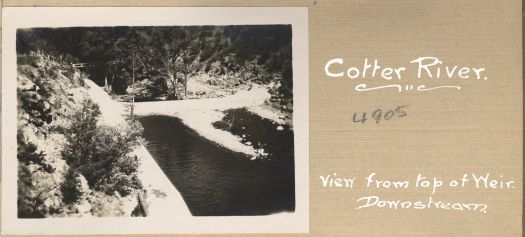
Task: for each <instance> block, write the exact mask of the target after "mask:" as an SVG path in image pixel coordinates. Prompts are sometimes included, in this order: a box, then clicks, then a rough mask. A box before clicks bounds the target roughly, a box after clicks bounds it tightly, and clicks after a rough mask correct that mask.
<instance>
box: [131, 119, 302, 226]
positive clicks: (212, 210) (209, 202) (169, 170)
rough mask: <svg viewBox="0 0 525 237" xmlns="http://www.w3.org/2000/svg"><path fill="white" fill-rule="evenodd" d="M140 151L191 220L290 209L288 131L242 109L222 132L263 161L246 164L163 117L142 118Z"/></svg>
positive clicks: (177, 121)
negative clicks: (257, 153) (144, 149)
mask: <svg viewBox="0 0 525 237" xmlns="http://www.w3.org/2000/svg"><path fill="white" fill-rule="evenodd" d="M139 121H140V122H141V123H142V125H143V126H144V138H145V139H146V147H147V148H148V150H149V151H150V153H151V154H152V155H153V157H154V158H155V160H156V161H157V163H158V164H159V165H160V167H161V168H162V170H163V171H164V173H165V174H166V175H167V176H168V178H169V179H170V180H171V182H172V183H173V184H174V185H175V187H176V188H177V190H179V192H180V193H181V194H182V196H183V198H184V200H185V202H186V204H187V205H188V208H189V209H190V211H191V213H192V214H193V215H196V216H222V215H267V214H272V213H276V212H283V211H288V212H290V211H294V210H295V186H294V160H293V159H294V158H293V154H294V152H293V151H294V147H293V131H291V130H289V128H288V127H284V129H283V130H282V131H279V130H277V129H276V127H277V125H275V124H273V123H272V122H271V121H269V120H266V119H262V118H261V117H259V116H257V115H254V114H252V113H250V112H248V111H246V110H244V109H236V110H229V111H227V112H226V115H225V118H224V122H226V124H228V126H225V127H224V128H223V129H225V130H229V131H230V132H231V133H233V134H236V135H239V136H242V135H244V138H243V142H250V143H251V144H253V145H254V146H255V147H256V148H258V149H259V148H263V149H264V150H265V152H267V153H268V159H257V160H250V157H248V156H246V155H244V154H241V153H237V152H233V151H231V150H229V149H226V148H224V147H222V146H220V145H218V144H216V143H214V142H211V141H209V140H207V139H205V138H203V137H201V136H199V135H198V134H197V133H196V132H195V131H193V130H192V129H190V128H188V127H187V126H186V125H184V124H183V123H182V122H181V121H180V119H178V118H174V117H169V116H146V117H142V118H140V119H139Z"/></svg>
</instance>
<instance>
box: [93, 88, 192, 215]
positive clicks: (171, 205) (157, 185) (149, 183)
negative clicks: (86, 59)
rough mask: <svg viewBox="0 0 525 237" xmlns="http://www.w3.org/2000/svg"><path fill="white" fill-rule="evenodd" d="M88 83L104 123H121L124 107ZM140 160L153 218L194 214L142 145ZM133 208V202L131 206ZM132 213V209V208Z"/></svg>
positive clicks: (141, 176) (112, 124)
mask: <svg viewBox="0 0 525 237" xmlns="http://www.w3.org/2000/svg"><path fill="white" fill-rule="evenodd" d="M85 82H86V84H87V85H88V86H89V90H88V93H89V95H90V97H91V99H92V100H93V102H95V103H97V104H98V105H99V107H100V111H101V120H100V121H101V122H102V123H105V124H107V125H111V126H118V125H119V124H121V123H124V122H125V119H124V117H123V116H122V115H123V113H124V107H123V106H122V105H121V104H120V103H118V102H115V101H113V100H112V99H111V97H110V96H109V95H108V94H107V93H106V92H105V91H104V90H103V89H102V88H101V87H99V86H98V85H96V84H95V83H94V82H93V81H91V80H85ZM134 153H135V155H137V157H138V158H139V160H140V167H139V177H140V180H141V182H142V185H143V186H144V190H145V195H144V196H145V198H146V206H147V209H148V214H149V216H151V217H158V218H173V217H176V216H179V217H191V213H190V211H189V209H188V207H187V206H186V203H185V202H184V200H183V199H182V196H181V194H180V193H179V191H177V189H176V188H175V186H174V185H173V184H172V183H171V181H170V180H169V179H168V177H166V175H165V174H164V172H163V171H162V169H161V168H160V167H159V165H158V164H157V162H156V161H155V160H154V158H153V157H152V156H151V154H150V153H149V152H148V150H147V149H146V148H145V147H144V146H143V145H140V146H139V147H137V149H135V151H134ZM130 206H131V207H134V205H130ZM130 212H131V211H130Z"/></svg>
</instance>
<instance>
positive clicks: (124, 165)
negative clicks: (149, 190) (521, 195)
mask: <svg viewBox="0 0 525 237" xmlns="http://www.w3.org/2000/svg"><path fill="white" fill-rule="evenodd" d="M99 115H100V110H99V108H98V106H97V105H95V104H93V103H92V102H91V101H90V100H86V101H84V102H83V104H82V106H81V108H80V110H79V111H78V112H77V113H75V114H74V115H73V116H72V118H71V119H72V121H71V124H70V126H69V127H68V128H66V133H65V135H66V145H65V147H64V150H63V151H62V155H63V157H64V159H65V160H66V162H68V164H69V165H70V166H71V168H72V169H74V170H75V171H76V172H79V173H80V174H82V175H83V176H84V177H85V178H86V180H87V182H88V184H89V186H90V187H91V188H92V189H94V190H96V191H101V192H104V193H106V194H114V193H115V192H118V193H119V194H120V195H121V196H126V195H129V194H131V193H132V191H133V190H135V189H139V188H141V184H140V181H139V180H138V178H137V176H136V175H137V174H136V173H137V169H138V166H139V161H138V159H136V157H132V156H131V152H132V151H133V148H134V147H135V146H136V145H137V144H138V143H139V138H140V135H141V134H142V127H140V124H139V123H138V122H131V121H129V123H128V124H125V125H122V126H119V127H116V128H115V127H109V126H101V125H97V121H98V116H99Z"/></svg>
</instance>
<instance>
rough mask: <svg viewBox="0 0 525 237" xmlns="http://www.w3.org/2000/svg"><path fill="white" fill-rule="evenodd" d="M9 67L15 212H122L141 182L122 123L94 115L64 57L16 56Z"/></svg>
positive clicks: (44, 214) (131, 139) (75, 72)
mask: <svg viewBox="0 0 525 237" xmlns="http://www.w3.org/2000/svg"><path fill="white" fill-rule="evenodd" d="M17 71H18V76H17V83H18V86H17V93H18V114H17V118H18V123H19V124H18V132H17V144H18V161H19V165H18V206H19V208H18V210H19V212H18V216H19V217H20V218H34V217H37V218H38V217H60V216H123V215H124V216H130V215H131V212H132V211H133V209H134V208H135V206H136V205H137V200H136V195H135V194H136V193H137V192H138V191H137V190H140V188H141V184H140V181H138V179H137V178H136V167H137V165H138V164H136V162H134V161H133V157H131V156H130V155H128V153H129V152H130V149H131V147H132V145H133V144H134V140H135V138H136V134H133V133H131V132H130V129H129V125H122V127H120V128H108V127H104V125H101V124H100V123H99V122H98V119H99V114H100V111H99V109H98V106H97V105H96V104H94V103H93V102H92V101H91V99H90V98H89V95H88V90H87V88H86V85H85V84H84V79H86V76H85V75H84V74H83V73H81V72H80V71H78V70H75V69H74V68H72V67H71V65H70V64H69V63H67V62H58V61H55V60H53V59H51V58H50V57H49V56H48V55H45V54H42V55H37V54H34V53H31V54H28V55H19V56H18V67H17ZM138 131H140V129H138ZM117 133H118V134H120V133H121V134H124V135H121V136H119V135H116V134H117ZM119 144H120V145H121V146H120V147H119V146H118V145H119ZM81 147H84V148H83V149H80V148H81ZM101 167H103V168H102V169H101ZM97 170H98V171H99V173H100V172H105V174H104V175H105V176H107V177H101V175H100V174H98V173H97V172H95V171H97Z"/></svg>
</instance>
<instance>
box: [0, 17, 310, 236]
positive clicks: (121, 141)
mask: <svg viewBox="0 0 525 237" xmlns="http://www.w3.org/2000/svg"><path fill="white" fill-rule="evenodd" d="M113 10H115V9H113ZM165 10H166V9H165ZM178 10H182V9H178ZM251 10H255V11H254V12H257V11H256V9H255V8H254V9H251ZM267 10H268V9H267ZM92 11H94V12H96V10H95V9H92ZM194 11H195V12H197V13H198V12H199V10H195V9H194ZM222 11H224V9H222ZM211 12H213V11H211ZM233 12H234V13H239V12H241V13H242V11H238V10H237V11H233ZM161 13H169V11H163V12H161ZM209 13H210V11H209V10H208V11H205V12H202V13H199V14H200V15H205V14H209ZM186 14H187V15H190V14H189V13H186ZM130 15H131V14H130ZM168 15H169V14H168ZM129 17H133V16H129ZM220 17H221V15H220V14H218V15H216V16H214V17H211V18H212V19H213V18H220ZM78 18H79V17H78V16H77V19H78ZM180 18H184V17H180ZM190 18H191V17H190ZM112 19H113V18H112ZM78 20H80V21H82V20H83V19H78ZM84 20H85V19H84ZM200 21H201V22H202V23H201V22H195V23H192V24H165V23H164V24H156V25H150V24H146V25H140V24H137V23H136V21H135V22H134V23H132V24H109V25H97V24H93V25H89V24H87V25H84V24H78V25H75V24H71V25H69V24H68V25H66V26H61V25H58V26H57V25H50V26H38V25H37V26H34V27H23V26H22V27H16V29H13V32H14V34H15V42H16V46H14V45H13V47H14V48H16V81H15V80H14V78H13V79H11V78H9V80H13V81H12V84H14V85H15V87H16V99H15V100H12V101H11V103H14V104H15V105H16V112H15V113H12V114H11V116H12V117H14V115H16V118H12V119H13V120H14V121H15V122H14V124H16V131H15V132H16V135H15V136H16V140H15V138H14V137H13V138H10V141H11V142H12V143H11V145H10V146H13V145H14V147H16V150H15V152H16V179H15V181H16V197H15V198H16V219H18V220H43V221H45V220H46V219H51V220H53V221H56V220H66V221H67V220H70V219H74V221H75V222H78V223H80V222H79V221H81V220H83V219H86V218H88V219H89V220H93V217H95V218H96V219H98V217H101V219H98V220H104V218H107V217H110V218H111V220H116V219H125V220H132V222H134V223H135V222H137V221H138V222H140V220H147V219H148V218H158V219H163V220H164V221H166V222H167V223H170V220H171V221H176V220H178V221H179V223H180V224H181V225H187V226H186V227H183V229H184V228H188V229H191V230H192V231H195V232H199V228H201V230H202V232H207V231H206V228H207V227H206V226H199V225H197V224H195V223H193V224H191V221H192V220H193V219H198V221H202V220H203V219H200V220H199V218H203V217H206V218H213V217H215V218H218V217H220V218H221V220H222V221H226V223H229V224H233V225H236V223H237V222H235V221H233V222H228V220H229V218H232V219H231V220H234V219H242V218H247V219H248V220H250V218H258V217H262V218H272V217H277V218H282V219H283V220H284V219H287V218H289V217H293V216H294V215H297V214H298V213H297V212H299V214H301V215H302V212H303V210H304V209H305V206H304V205H307V203H304V201H302V200H304V198H305V197H301V196H298V193H299V194H301V195H303V194H304V189H305V188H306V189H307V188H308V187H307V185H308V182H307V178H306V179H305V178H304V177H307V176H305V175H304V174H307V169H308V163H307V157H305V156H304V154H305V150H306V152H307V147H305V146H304V143H302V142H298V141H297V139H298V134H299V135H301V134H305V133H307V127H306V126H304V123H303V122H304V118H300V121H299V122H298V120H297V118H298V117H297V116H298V115H297V113H296V111H294V110H296V108H298V107H299V106H303V108H300V109H299V110H303V111H302V113H300V115H303V114H304V106H306V107H307V104H305V98H304V97H306V96H304V97H302V98H299V99H297V98H298V95H296V94H294V92H297V91H298V90H299V89H297V88H295V87H299V88H307V84H308V78H307V77H304V74H303V73H297V71H298V70H297V69H296V68H294V67H296V66H297V65H298V63H296V62H294V60H296V58H295V57H294V51H295V50H298V51H299V50H302V49H300V48H296V45H294V41H293V39H294V37H297V36H296V35H294V27H295V26H294V25H293V24H291V23H286V22H283V23H270V24H267V23H264V22H260V23H257V24H254V23H250V24H242V23H236V24H218V22H220V21H217V22H210V23H208V24H203V23H206V21H202V19H201V20H200ZM144 23H147V21H144ZM224 23H229V22H228V21H224ZM296 53H297V52H296ZM306 55H307V54H306ZM304 60H307V59H304ZM302 66H306V67H307V65H302ZM306 70H307V69H306ZM299 77H302V78H299ZM294 88H295V90H294ZM11 90H14V88H11ZM304 92H306V90H303V89H301V91H300V95H301V96H303V95H304ZM306 99H307V98H306ZM297 103H299V104H297ZM4 115H5V114H4ZM300 115H299V116H300ZM4 121H5V120H4ZM306 122H307V120H306ZM3 126H5V123H4V124H3ZM305 127H306V129H305ZM13 130H14V129H13ZM297 131H298V132H297ZM4 137H5V134H4ZM3 140H4V139H3ZM14 141H16V142H14ZM298 145H299V146H298ZM3 146H4V147H5V143H4V144H3ZM4 152H5V150H4ZM298 154H300V155H298ZM3 157H4V159H6V158H7V157H5V156H3ZM13 158H15V157H13ZM13 158H11V157H9V159H13ZM301 159H302V160H301ZM305 161H306V163H305ZM298 164H299V165H298ZM4 167H5V166H4ZM298 167H300V168H298ZM297 173H302V174H300V175H301V176H300V177H302V178H299V180H298V178H297V177H298V175H297ZM298 189H299V190H300V192H298ZM301 190H303V191H301ZM3 193H5V192H3ZM9 195H10V196H12V195H13V193H10V194H9ZM306 198H307V197H306ZM298 200H299V201H298ZM306 208H307V206H306ZM299 209H300V210H299ZM4 214H5V213H4ZM302 219H304V217H303V218H302ZM98 220H97V222H98V223H103V222H100V221H98ZM205 220H210V219H205ZM211 220H213V219H211ZM263 220H264V219H263ZM198 221H197V222H198ZM306 221H307V215H306ZM78 223H77V224H78ZM120 223H124V222H120ZM253 223H260V222H257V221H255V222H253ZM239 224H240V222H239ZM306 224H307V223H306ZM165 228H166V229H170V228H172V227H165ZM175 228H176V227H175ZM219 228H221V227H219ZM222 228H224V227H222ZM244 228H245V229H249V228H247V226H245V227H244ZM254 230H255V229H254ZM141 231H142V232H143V233H147V231H145V230H141ZM170 231H172V230H171V229H170ZM50 232H53V231H50ZM157 232H158V231H157ZM160 232H161V233H169V232H166V231H160ZM175 232H176V231H175ZM57 233H60V232H57ZM66 233H70V232H66ZM107 233H112V232H111V231H108V232H107Z"/></svg>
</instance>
